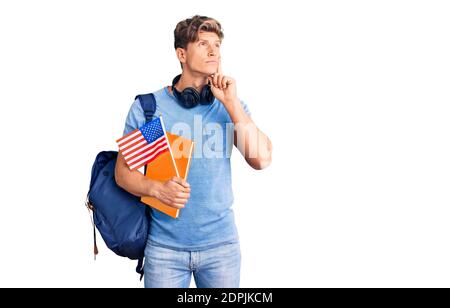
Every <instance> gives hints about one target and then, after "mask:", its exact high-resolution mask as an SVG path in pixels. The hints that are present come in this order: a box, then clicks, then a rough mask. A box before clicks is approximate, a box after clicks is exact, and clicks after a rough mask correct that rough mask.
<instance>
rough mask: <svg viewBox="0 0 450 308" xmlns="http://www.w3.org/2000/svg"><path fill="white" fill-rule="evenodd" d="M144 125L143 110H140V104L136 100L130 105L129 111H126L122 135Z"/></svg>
mask: <svg viewBox="0 0 450 308" xmlns="http://www.w3.org/2000/svg"><path fill="white" fill-rule="evenodd" d="M144 124H145V115H144V110H142V107H141V102H140V101H139V98H137V99H136V100H135V101H134V103H133V104H132V105H131V108H130V111H128V115H127V119H126V121H125V128H124V130H123V135H126V134H129V133H130V132H132V131H133V130H135V129H136V128H139V127H141V126H142V125H144Z"/></svg>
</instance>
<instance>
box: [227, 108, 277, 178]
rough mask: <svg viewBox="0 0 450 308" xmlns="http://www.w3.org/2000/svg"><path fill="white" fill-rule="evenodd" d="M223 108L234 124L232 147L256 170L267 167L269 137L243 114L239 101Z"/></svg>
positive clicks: (270, 160) (270, 148)
mask: <svg viewBox="0 0 450 308" xmlns="http://www.w3.org/2000/svg"><path fill="white" fill-rule="evenodd" d="M227 106H228V107H227ZM225 107H226V108H227V111H228V113H229V114H230V117H231V120H232V121H233V123H234V145H235V146H236V147H237V148H238V149H239V152H241V154H242V155H243V156H244V158H245V161H246V162H247V163H248V164H249V165H250V166H251V167H252V168H254V169H256V170H262V169H264V168H266V167H268V166H269V165H270V163H271V162H272V142H271V141H270V139H269V137H267V136H266V135H265V134H264V133H263V132H262V131H261V130H260V129H259V128H258V127H257V126H256V124H255V123H254V122H253V120H252V119H251V118H250V117H249V116H248V115H247V113H245V111H244V108H242V105H241V103H240V101H239V100H236V101H234V102H230V103H228V104H227V105H225Z"/></svg>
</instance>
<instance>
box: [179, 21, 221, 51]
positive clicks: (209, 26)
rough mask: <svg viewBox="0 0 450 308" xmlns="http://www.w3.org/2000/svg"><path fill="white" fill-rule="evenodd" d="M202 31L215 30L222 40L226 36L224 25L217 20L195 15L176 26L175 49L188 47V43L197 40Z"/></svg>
mask: <svg viewBox="0 0 450 308" xmlns="http://www.w3.org/2000/svg"><path fill="white" fill-rule="evenodd" d="M200 31H205V32H214V33H216V34H217V36H219V38H220V40H222V39H223V37H224V35H223V32H222V27H221V25H220V23H219V22H218V21H217V20H215V19H214V18H210V17H207V16H200V15H195V16H193V17H192V18H188V19H185V20H182V21H180V22H179V23H178V24H177V26H176V27H175V31H174V34H175V44H174V45H175V49H177V48H183V49H186V47H187V45H188V43H192V42H195V41H197V39H198V33H199V32H200Z"/></svg>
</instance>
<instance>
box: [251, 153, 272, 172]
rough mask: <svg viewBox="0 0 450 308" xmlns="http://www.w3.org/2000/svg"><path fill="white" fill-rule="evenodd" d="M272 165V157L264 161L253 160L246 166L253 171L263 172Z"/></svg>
mask: <svg viewBox="0 0 450 308" xmlns="http://www.w3.org/2000/svg"><path fill="white" fill-rule="evenodd" d="M271 163H272V156H269V157H268V158H264V159H255V160H253V161H248V164H249V165H250V166H251V167H252V168H253V169H255V170H263V169H266V168H267V167H269V166H270V164H271Z"/></svg>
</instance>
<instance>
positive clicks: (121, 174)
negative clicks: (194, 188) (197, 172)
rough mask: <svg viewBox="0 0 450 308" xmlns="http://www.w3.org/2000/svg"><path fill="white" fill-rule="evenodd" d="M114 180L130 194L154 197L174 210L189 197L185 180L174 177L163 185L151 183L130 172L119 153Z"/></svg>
mask: <svg viewBox="0 0 450 308" xmlns="http://www.w3.org/2000/svg"><path fill="white" fill-rule="evenodd" d="M115 178H116V183H117V185H118V186H120V187H122V188H123V189H124V190H126V191H128V192H129V193H130V194H133V195H135V196H139V197H141V196H150V197H155V198H157V199H158V200H160V201H161V202H164V203H166V204H167V205H169V206H172V207H175V208H183V207H184V205H185V204H186V203H187V200H188V199H189V196H190V191H191V189H190V188H189V184H188V183H187V182H186V181H185V180H183V179H181V178H177V177H174V178H172V179H171V180H169V181H167V182H164V183H161V182H159V181H153V180H151V179H149V178H147V177H145V176H144V175H143V174H142V173H140V172H139V171H137V170H134V171H131V170H130V169H129V168H128V166H127V164H126V162H125V159H124V158H123V156H122V154H121V153H119V155H118V156H117V162H116V168H115Z"/></svg>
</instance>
